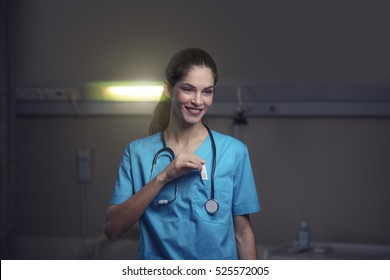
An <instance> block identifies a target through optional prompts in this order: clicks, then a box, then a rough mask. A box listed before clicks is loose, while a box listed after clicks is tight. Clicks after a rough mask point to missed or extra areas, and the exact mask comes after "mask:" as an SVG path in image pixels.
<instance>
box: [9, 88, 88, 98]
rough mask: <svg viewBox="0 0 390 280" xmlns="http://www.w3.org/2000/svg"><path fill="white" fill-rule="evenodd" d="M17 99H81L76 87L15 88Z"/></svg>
mask: <svg viewBox="0 0 390 280" xmlns="http://www.w3.org/2000/svg"><path fill="white" fill-rule="evenodd" d="M15 98H16V100H17V101H76V100H79V99H81V93H80V90H79V89H78V88H63V87H26V88H17V89H16V90H15Z"/></svg>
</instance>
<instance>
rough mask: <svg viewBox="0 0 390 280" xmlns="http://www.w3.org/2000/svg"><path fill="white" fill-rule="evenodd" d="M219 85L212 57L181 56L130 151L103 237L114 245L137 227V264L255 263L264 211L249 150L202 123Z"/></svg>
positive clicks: (186, 52)
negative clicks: (256, 219)
mask: <svg viewBox="0 0 390 280" xmlns="http://www.w3.org/2000/svg"><path fill="white" fill-rule="evenodd" d="M217 79H218V75H217V67H216V64H215V62H214V61H213V59H212V58H211V57H210V55H209V54H208V53H206V52H205V51H203V50H200V49H196V48H190V49H185V50H182V51H180V52H178V53H177V54H176V55H175V56H173V57H172V59H171V60H170V62H169V64H168V66H167V69H166V81H165V82H164V92H163V94H162V97H161V101H160V103H159V104H158V105H157V107H156V110H155V112H154V116H153V119H152V123H151V127H150V132H151V136H149V137H146V138H143V139H138V140H135V141H133V142H131V143H130V144H129V145H128V146H127V147H126V149H125V152H124V155H123V158H122V161H121V165H120V168H119V175H118V179H117V182H116V185H115V191H114V194H113V196H112V198H111V200H110V202H109V204H110V205H109V207H108V209H107V213H106V220H105V225H104V230H105V234H106V235H107V237H108V238H109V239H111V240H115V239H116V238H118V236H120V235H121V234H122V233H124V232H125V231H127V230H128V229H129V228H131V227H132V226H133V225H134V224H135V223H136V222H137V221H139V224H140V233H141V237H140V247H139V252H138V257H139V258H140V259H237V258H239V259H256V258H257V251H256V244H255V238H254V234H253V231H252V228H251V223H250V219H249V214H251V213H254V212H257V211H259V210H260V207H259V202H258V198H257V193H256V187H255V183H254V179H253V175H252V169H251V165H250V160H249V155H248V151H247V148H246V146H245V145H244V144H243V143H242V142H240V141H238V140H236V139H234V138H232V137H230V136H227V135H223V134H220V133H217V132H216V131H210V130H209V129H208V127H207V126H206V125H205V121H204V116H205V114H206V112H207V111H208V109H209V108H210V107H211V105H212V103H213V97H214V94H215V86H216V83H217ZM163 147H166V148H165V149H163ZM168 147H169V148H168ZM161 149H162V150H161ZM170 149H171V150H170ZM173 153H174V155H173ZM170 160H171V161H170ZM164 161H165V163H164Z"/></svg>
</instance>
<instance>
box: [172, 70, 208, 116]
mask: <svg viewBox="0 0 390 280" xmlns="http://www.w3.org/2000/svg"><path fill="white" fill-rule="evenodd" d="M214 91H215V86H214V76H213V73H212V71H211V69H210V68H208V67H205V66H204V67H199V66H196V67H192V68H191V69H190V70H189V71H188V73H187V75H186V76H184V77H183V78H182V79H181V80H180V81H178V82H177V83H176V84H175V85H174V87H173V89H172V101H171V106H172V110H173V114H174V116H175V117H177V118H178V119H179V120H180V121H183V122H184V123H186V124H196V123H199V122H200V121H201V120H202V118H203V116H204V115H205V114H206V112H207V111H208V109H209V108H210V106H211V105H212V103H213V98H214Z"/></svg>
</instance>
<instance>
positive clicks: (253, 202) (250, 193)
mask: <svg viewBox="0 0 390 280" xmlns="http://www.w3.org/2000/svg"><path fill="white" fill-rule="evenodd" d="M258 211H260V203H259V199H258V196H257V189H256V184H255V180H254V177H253V172H252V166H251V162H250V158H249V153H248V149H247V147H246V146H245V145H243V147H242V149H240V151H239V152H238V153H237V158H236V173H235V177H234V188H233V216H239V215H245V214H251V213H255V212H258Z"/></svg>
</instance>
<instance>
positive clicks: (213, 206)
mask: <svg viewBox="0 0 390 280" xmlns="http://www.w3.org/2000/svg"><path fill="white" fill-rule="evenodd" d="M204 126H205V128H206V129H207V132H208V134H209V136H210V140H211V148H212V150H213V165H212V169H211V194H210V198H209V199H208V200H207V201H206V203H205V204H204V207H205V209H206V212H207V213H209V214H210V215H214V214H215V213H217V211H218V209H219V205H218V201H217V200H215V199H214V174H215V166H216V164H217V155H216V154H217V148H216V146H215V141H214V137H213V134H212V133H211V130H210V128H208V126H207V125H204ZM161 142H162V144H163V148H162V149H160V150H159V151H157V153H156V154H155V155H154V158H153V163H152V170H151V172H150V181H151V180H152V176H153V171H154V166H155V165H156V162H157V159H158V157H159V156H160V155H161V154H162V153H167V154H168V155H169V158H170V161H171V162H172V161H173V160H174V159H175V153H174V152H173V150H172V149H171V148H169V147H167V144H166V142H165V138H164V131H162V132H161ZM177 181H178V180H177V179H176V180H175V197H174V198H173V199H160V200H158V201H157V202H153V204H158V205H166V204H171V203H172V202H174V201H175V200H176V198H177V194H178V191H179V185H178V182H177Z"/></svg>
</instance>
